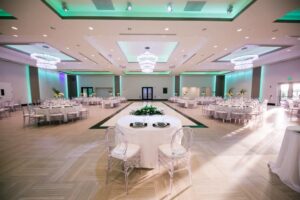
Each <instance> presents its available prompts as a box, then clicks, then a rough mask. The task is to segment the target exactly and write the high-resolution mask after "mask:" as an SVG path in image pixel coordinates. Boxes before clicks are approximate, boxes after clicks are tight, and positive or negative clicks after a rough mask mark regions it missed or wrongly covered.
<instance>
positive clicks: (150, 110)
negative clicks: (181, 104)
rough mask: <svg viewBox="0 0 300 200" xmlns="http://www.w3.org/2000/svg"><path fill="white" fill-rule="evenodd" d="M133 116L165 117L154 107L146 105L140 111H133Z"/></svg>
mask: <svg viewBox="0 0 300 200" xmlns="http://www.w3.org/2000/svg"><path fill="white" fill-rule="evenodd" d="M130 114H131V115H163V114H164V113H163V112H162V111H161V110H158V108H156V107H154V106H152V105H146V106H144V107H142V108H140V109H138V110H135V111H132V112H131V113H130Z"/></svg>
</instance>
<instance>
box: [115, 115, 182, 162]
mask: <svg viewBox="0 0 300 200" xmlns="http://www.w3.org/2000/svg"><path fill="white" fill-rule="evenodd" d="M162 121H163V122H165V123H169V124H170V125H169V126H167V127H164V128H160V127H153V126H152V125H153V124H154V123H157V122H162ZM134 122H142V123H147V126H146V127H142V128H132V127H130V123H134ZM117 127H118V128H119V129H120V130H121V131H122V132H123V133H124V134H125V136H126V138H127V141H128V143H132V144H137V145H140V147H141V162H140V167H142V168H156V167H157V166H158V146H159V145H161V144H167V143H170V142H171V138H172V135H173V134H174V133H175V132H176V131H177V130H178V129H180V128H181V127H182V125H181V121H180V120H179V119H178V118H176V117H173V116H168V115H153V116H134V115H126V116H123V117H121V118H120V119H119V120H118V121H117Z"/></svg>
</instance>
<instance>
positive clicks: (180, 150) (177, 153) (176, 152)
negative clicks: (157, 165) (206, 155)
mask: <svg viewBox="0 0 300 200" xmlns="http://www.w3.org/2000/svg"><path fill="white" fill-rule="evenodd" d="M158 150H159V151H160V152H161V153H163V154H164V155H165V156H167V157H173V158H174V157H175V158H180V157H183V156H184V155H185V154H186V153H187V151H186V149H185V148H184V147H183V146H181V145H176V147H174V149H173V152H172V149H171V145H170V144H163V145H160V146H159V147H158Z"/></svg>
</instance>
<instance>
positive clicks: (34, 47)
mask: <svg viewBox="0 0 300 200" xmlns="http://www.w3.org/2000/svg"><path fill="white" fill-rule="evenodd" d="M4 47H7V48H9V49H12V50H15V51H18V52H21V53H24V54H27V55H30V54H32V53H39V54H47V55H50V56H54V57H57V58H59V59H60V60H61V61H67V62H68V61H77V60H76V59H75V58H73V57H71V56H69V55H67V54H65V53H63V52H61V51H59V50H57V49H55V48H53V47H51V46H50V45H48V44H46V43H29V44H5V45H4Z"/></svg>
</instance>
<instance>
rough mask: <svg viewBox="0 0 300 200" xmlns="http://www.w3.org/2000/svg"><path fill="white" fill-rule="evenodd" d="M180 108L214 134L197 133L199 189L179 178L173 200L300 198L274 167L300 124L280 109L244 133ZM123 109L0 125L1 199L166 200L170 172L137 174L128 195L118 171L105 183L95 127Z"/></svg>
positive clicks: (16, 116)
mask: <svg viewBox="0 0 300 200" xmlns="http://www.w3.org/2000/svg"><path fill="white" fill-rule="evenodd" d="M170 105H172V106H176V105H174V104H170ZM122 106H124V105H122ZM176 108H177V109H180V110H181V111H182V112H184V113H186V114H189V115H190V116H192V117H194V118H195V119H197V120H199V121H200V122H202V123H204V124H205V125H207V126H208V127H209V128H200V129H194V133H195V134H194V146H193V149H192V153H193V156H192V172H193V186H192V187H188V188H187V184H188V179H187V174H186V173H185V172H182V173H179V174H175V191H174V196H173V199H178V200H179V199H180V200H189V199H195V200H198V199H201V200H212V199H223V200H225V199H226V200H246V199H253V200H261V199H272V200H277V199H278V200H288V199H295V200H296V199H298V200H299V199H300V194H299V193H296V192H294V191H293V190H291V189H289V188H288V187H287V186H285V185H284V184H282V183H281V181H280V180H279V178H278V177H277V176H276V175H273V174H272V173H270V171H269V169H268V167H267V163H268V162H269V161H272V160H275V159H276V157H277V154H278V152H279V149H280V145H281V141H282V138H283V134H284V131H285V128H286V126H287V125H292V124H300V121H299V120H297V119H292V120H289V118H288V117H287V116H286V113H285V111H284V110H283V109H281V108H276V107H273V108H270V109H269V110H268V112H267V113H266V115H265V117H264V120H263V121H261V122H260V123H259V124H249V125H247V126H245V127H242V126H240V125H235V124H229V123H222V122H219V121H216V120H212V119H207V118H206V117H204V116H202V114H201V109H200V108H198V109H182V108H178V107H176ZM118 109H119V108H117V109H102V108H100V107H98V106H93V107H92V106H91V107H89V110H90V117H89V118H88V119H86V120H82V121H77V122H74V123H68V124H63V125H58V126H56V125H51V126H42V127H27V128H23V127H22V114H21V112H14V113H12V116H11V117H9V118H4V119H2V120H0V199H1V200H6V199H21V200H50V199H51V200H62V199H70V200H73V199H74V200H75V199H76V200H77V199H78V200H79V199H80V200H81V199H82V200H87V199H140V200H144V199H166V194H167V191H168V180H169V179H168V175H167V173H166V172H164V171H163V170H161V173H158V172H157V171H155V170H135V171H134V172H133V173H132V174H131V176H130V182H129V189H130V191H129V195H127V196H126V194H125V190H124V177H123V175H122V174H119V173H117V172H113V173H112V174H111V176H110V177H111V179H110V181H109V184H108V185H105V167H106V152H105V149H104V130H100V129H92V130H91V129H89V127H91V126H92V125H94V124H96V123H97V122H99V121H101V120H102V119H104V118H105V117H107V116H109V115H110V114H112V113H113V112H115V111H116V110H118Z"/></svg>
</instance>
